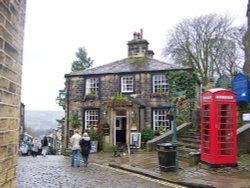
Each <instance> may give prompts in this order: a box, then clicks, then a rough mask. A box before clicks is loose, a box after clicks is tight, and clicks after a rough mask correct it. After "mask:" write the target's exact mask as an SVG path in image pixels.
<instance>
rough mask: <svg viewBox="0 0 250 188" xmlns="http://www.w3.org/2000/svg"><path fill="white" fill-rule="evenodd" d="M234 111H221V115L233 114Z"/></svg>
mask: <svg viewBox="0 0 250 188" xmlns="http://www.w3.org/2000/svg"><path fill="white" fill-rule="evenodd" d="M231 115H232V113H231V112H230V111H220V112H219V116H231Z"/></svg>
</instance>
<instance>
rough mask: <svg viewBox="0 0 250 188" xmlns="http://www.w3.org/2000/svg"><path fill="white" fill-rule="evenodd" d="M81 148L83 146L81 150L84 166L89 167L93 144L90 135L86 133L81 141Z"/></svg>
mask: <svg viewBox="0 0 250 188" xmlns="http://www.w3.org/2000/svg"><path fill="white" fill-rule="evenodd" d="M80 146H81V150H82V159H83V162H84V166H87V165H88V161H89V153H90V149H91V143H90V137H89V135H88V133H86V132H85V133H84V134H83V137H82V139H81V141H80Z"/></svg>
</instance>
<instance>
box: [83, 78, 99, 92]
mask: <svg viewBox="0 0 250 188" xmlns="http://www.w3.org/2000/svg"><path fill="white" fill-rule="evenodd" d="M98 91H99V79H98V78H87V79H86V86H85V93H86V95H89V94H95V95H98Z"/></svg>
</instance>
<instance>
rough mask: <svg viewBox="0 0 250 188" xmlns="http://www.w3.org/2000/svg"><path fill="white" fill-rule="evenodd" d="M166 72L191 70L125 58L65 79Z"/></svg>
mask: <svg viewBox="0 0 250 188" xmlns="http://www.w3.org/2000/svg"><path fill="white" fill-rule="evenodd" d="M166 70H191V68H190V67H184V66H181V65H176V64H169V63H165V62H163V61H159V60H156V59H152V58H149V57H145V58H144V60H143V61H136V62H132V61H131V58H125V59H122V60H118V61H115V62H113V63H109V64H105V65H102V66H98V67H94V68H89V69H85V70H82V71H78V72H72V73H69V74H66V75H65V77H71V76H81V75H101V74H102V75H103V74H119V73H135V72H155V71H166Z"/></svg>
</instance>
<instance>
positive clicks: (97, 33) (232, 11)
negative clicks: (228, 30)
mask: <svg viewBox="0 0 250 188" xmlns="http://www.w3.org/2000/svg"><path fill="white" fill-rule="evenodd" d="M247 2H248V1H247V0H28V1H27V10H26V26H25V38H24V58H23V79H22V102H23V103H24V104H25V105H26V110H62V109H61V107H59V106H58V105H57V104H56V103H55V99H56V97H57V95H58V91H59V90H60V89H63V88H64V82H65V80H64V74H66V73H69V72H70V68H71V63H72V61H73V60H75V59H76V58H75V52H76V51H77V49H78V48H79V47H85V48H86V51H87V53H88V56H89V57H91V58H92V59H93V60H94V66H99V65H102V64H107V63H111V62H113V61H116V60H119V59H123V58H126V57H127V42H128V41H129V40H132V38H133V32H139V31H140V29H141V28H142V29H143V37H144V39H147V40H148V42H149V43H150V44H149V49H151V50H153V51H154V53H155V56H154V58H155V59H159V60H162V59H161V49H162V48H163V47H164V42H165V41H166V34H167V31H168V30H170V29H173V27H174V26H175V25H176V24H177V23H178V22H180V21H182V20H183V19H185V18H193V17H197V16H201V15H205V14H210V13H218V14H223V15H224V14H229V15H230V16H232V17H234V18H235V25H241V24H244V23H246V22H247V18H246V9H247Z"/></svg>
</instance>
